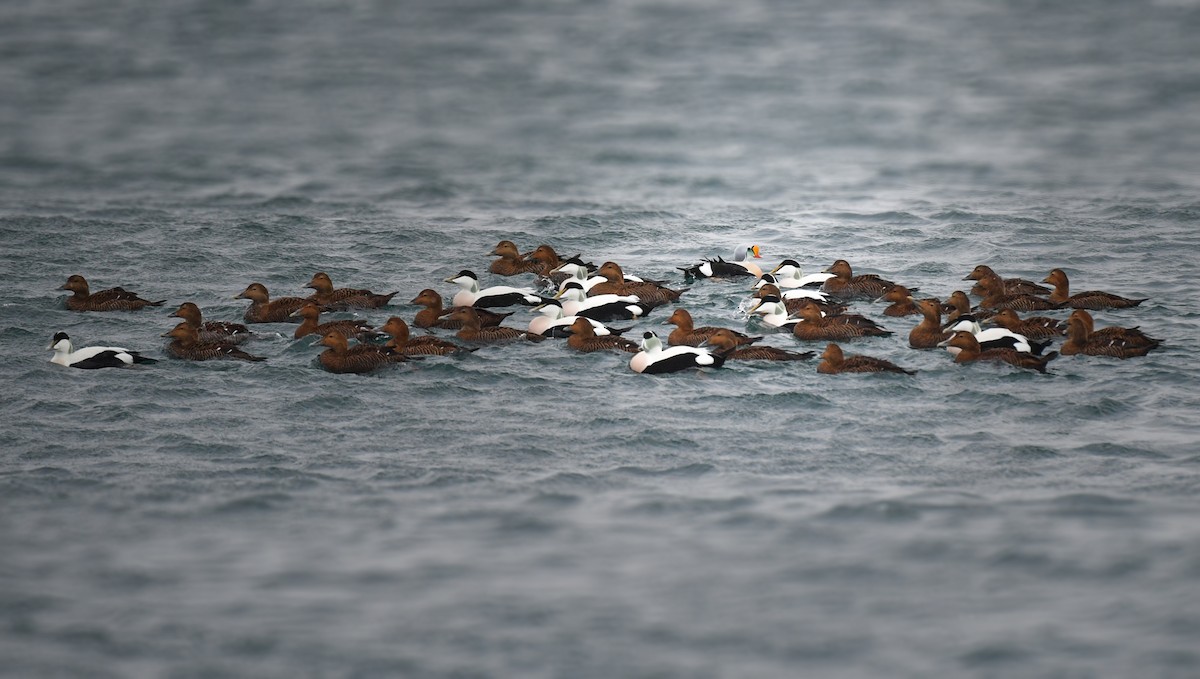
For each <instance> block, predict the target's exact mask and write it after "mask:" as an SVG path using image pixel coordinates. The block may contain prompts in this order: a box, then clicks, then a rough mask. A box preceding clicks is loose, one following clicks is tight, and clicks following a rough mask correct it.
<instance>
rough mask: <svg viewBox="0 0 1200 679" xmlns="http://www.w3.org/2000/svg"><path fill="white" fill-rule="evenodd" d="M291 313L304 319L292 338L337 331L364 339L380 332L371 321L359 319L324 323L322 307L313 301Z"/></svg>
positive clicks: (349, 336) (342, 334)
mask: <svg viewBox="0 0 1200 679" xmlns="http://www.w3.org/2000/svg"><path fill="white" fill-rule="evenodd" d="M291 315H292V316H294V317H296V318H302V319H304V320H303V321H301V323H300V325H299V326H298V327H297V328H296V332H294V333H292V339H300V338H301V337H307V336H309V335H320V336H322V337H324V336H325V335H327V334H329V333H331V332H336V333H337V334H339V335H341V336H342V337H346V338H351V337H352V338H354V339H358V340H363V339H370V338H371V337H375V336H377V335H378V334H379V333H378V332H377V331H376V330H375V329H374V328H372V327H371V324H370V323H367V322H366V321H363V320H359V319H353V320H349V319H347V320H337V321H326V322H325V323H322V322H321V307H319V306H317V305H316V304H314V303H312V302H307V303H305V305H304V306H302V307H300V308H299V309H296V310H295V311H293V312H292V314H291Z"/></svg>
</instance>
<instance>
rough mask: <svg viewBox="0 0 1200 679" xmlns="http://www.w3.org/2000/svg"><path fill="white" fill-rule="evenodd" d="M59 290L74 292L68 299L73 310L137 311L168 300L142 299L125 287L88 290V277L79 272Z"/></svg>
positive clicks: (68, 306) (67, 303)
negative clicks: (97, 290) (95, 290)
mask: <svg viewBox="0 0 1200 679" xmlns="http://www.w3.org/2000/svg"><path fill="white" fill-rule="evenodd" d="M59 290H70V291H71V292H72V293H73V294H72V295H71V296H70V297H68V298H67V301H66V305H67V308H68V309H70V310H71V311H137V310H138V309H142V308H145V307H148V306H162V305H163V303H164V302H166V300H165V299H163V300H159V301H157V302H151V301H150V300H148V299H142V298H141V297H138V296H137V294H136V293H133V292H129V291H128V290H126V289H125V288H109V289H108V290H101V291H99V292H95V293H93V292H90V291H89V290H88V282H87V279H85V278H84V277H83V276H80V275H79V274H75V275H73V276H71V277H69V278H67V282H66V283H64V284H63V285H62V287H60V288H59Z"/></svg>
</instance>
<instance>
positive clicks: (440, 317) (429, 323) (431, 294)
mask: <svg viewBox="0 0 1200 679" xmlns="http://www.w3.org/2000/svg"><path fill="white" fill-rule="evenodd" d="M408 303H409V304H420V305H421V306H423V307H425V308H424V309H421V310H420V311H418V312H417V314H416V316H414V317H413V325H415V326H417V327H418V328H445V329H446V330H457V329H459V328H461V327H462V323H461V322H460V321H451V320H449V319H447V318H446V316H447V315H449V314H450V313H451V312H453V311H454V309H455V307H451V308H449V309H443V308H442V296H441V295H440V294H439V293H438V292H437V291H436V290H433V289H432V288H425V289H424V290H422V291H421V292H419V293H418V294H417V296H416V297H413V298H412V299H411V300H409V301H408ZM475 313H476V315H478V316H479V324H480V325H482V326H484V327H488V326H496V325H500V322H501V321H503V320H504V319H506V318H508V317H509V316H511V315H512V314H513V312H511V311H509V312H506V313H502V314H501V313H496V312H494V311H489V310H487V309H478V308H477V309H475Z"/></svg>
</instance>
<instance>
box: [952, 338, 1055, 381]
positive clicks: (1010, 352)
mask: <svg viewBox="0 0 1200 679" xmlns="http://www.w3.org/2000/svg"><path fill="white" fill-rule="evenodd" d="M942 345H943V346H946V347H954V348H956V349H958V353H957V354H955V356H954V362H955V363H971V362H973V361H1002V362H1004V363H1008V364H1009V365H1014V366H1016V367H1018V368H1028V369H1030V370H1036V371H1038V372H1043V373H1044V372H1046V364H1047V363H1049V362H1050V361H1051V360H1053V359H1054V358H1056V357H1057V356H1058V352H1057V351H1051V352H1050V353H1048V354H1046V355H1045V356H1034V355H1033V354H1031V353H1027V352H1024V351H1017V350H1016V349H1009V348H1000V349H982V348H981V347H980V346H979V340H977V339H975V336H974V335H972V334H971V333H969V332H967V331H965V330H959V331H958V332H956V333H954V335H953V336H952V337H951V338H950V339H948V340H946V341H945V342H942Z"/></svg>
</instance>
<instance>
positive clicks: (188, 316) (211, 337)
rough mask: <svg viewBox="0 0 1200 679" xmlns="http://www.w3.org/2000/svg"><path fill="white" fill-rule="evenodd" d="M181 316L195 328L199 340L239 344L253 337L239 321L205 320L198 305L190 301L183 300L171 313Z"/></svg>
mask: <svg viewBox="0 0 1200 679" xmlns="http://www.w3.org/2000/svg"><path fill="white" fill-rule="evenodd" d="M171 315H172V316H175V317H177V318H182V319H183V322H184V323H187V324H188V325H190V326H192V327H193V328H195V329H196V332H197V334H198V335H199V337H200V341H201V342H225V343H227V344H241V343H242V342H245V341H246V340H248V339H251V338H253V337H254V333H252V332H250V329H249V328H247V327H246V326H244V325H242V324H241V323H226V322H225V321H205V320H204V317H203V315H202V314H201V313H200V307H198V306H196V305H195V304H194V303H192V302H184V303H183V304H180V305H179V308H178V309H176V310H175V312H174V313H172V314H171Z"/></svg>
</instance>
